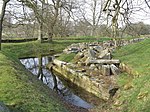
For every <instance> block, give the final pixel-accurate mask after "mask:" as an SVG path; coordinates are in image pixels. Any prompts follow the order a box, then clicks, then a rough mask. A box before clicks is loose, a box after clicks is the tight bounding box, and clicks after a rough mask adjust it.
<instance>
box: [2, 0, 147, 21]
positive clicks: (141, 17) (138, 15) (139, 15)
mask: <svg viewBox="0 0 150 112" xmlns="http://www.w3.org/2000/svg"><path fill="white" fill-rule="evenodd" d="M143 4H145V3H143ZM140 7H143V9H144V10H145V11H146V12H145V11H136V12H135V14H133V15H132V16H131V17H132V18H131V22H139V21H143V22H144V23H145V24H150V9H149V8H148V7H147V6H146V4H145V5H141V6H140ZM1 9H2V0H0V14H1Z"/></svg>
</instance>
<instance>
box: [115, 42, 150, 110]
mask: <svg viewBox="0 0 150 112" xmlns="http://www.w3.org/2000/svg"><path fill="white" fill-rule="evenodd" d="M114 57H115V58H119V59H120V60H121V61H122V62H123V63H125V64H127V65H128V66H129V67H130V68H132V70H133V71H134V73H135V74H132V75H127V74H122V75H120V77H119V79H118V83H119V84H120V86H121V90H120V95H119V97H118V101H119V103H118V105H117V106H118V107H117V108H121V109H120V111H121V112H149V110H150V72H149V71H150V39H147V40H144V41H142V42H140V43H136V44H132V45H128V46H125V47H122V48H121V49H119V50H118V51H117V52H116V53H115V54H114ZM118 111H119V110H118Z"/></svg>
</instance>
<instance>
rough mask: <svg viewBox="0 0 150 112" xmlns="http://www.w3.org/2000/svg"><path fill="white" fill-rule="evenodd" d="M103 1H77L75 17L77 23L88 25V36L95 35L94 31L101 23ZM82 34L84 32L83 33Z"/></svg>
mask: <svg viewBox="0 0 150 112" xmlns="http://www.w3.org/2000/svg"><path fill="white" fill-rule="evenodd" d="M102 5H103V0H91V1H88V0H82V2H81V1H78V6H77V7H78V9H77V10H78V11H77V13H75V14H74V15H75V17H76V18H78V22H77V23H79V21H80V22H83V24H84V23H86V24H87V23H88V26H89V27H90V29H91V30H90V35H91V36H94V35H96V29H97V28H98V26H99V25H100V24H102V22H103V20H104V19H103V11H102ZM83 32H84V31H83Z"/></svg>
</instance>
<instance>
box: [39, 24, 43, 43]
mask: <svg viewBox="0 0 150 112" xmlns="http://www.w3.org/2000/svg"><path fill="white" fill-rule="evenodd" d="M42 38H43V23H39V36H38V41H39V42H42Z"/></svg>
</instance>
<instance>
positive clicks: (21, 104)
mask: <svg viewBox="0 0 150 112" xmlns="http://www.w3.org/2000/svg"><path fill="white" fill-rule="evenodd" d="M103 40H107V39H100V40H99V41H103ZM90 41H95V40H90ZM77 42H89V40H87V39H86V40H83V39H81V40H55V41H53V42H52V43H42V44H41V43H39V42H38V41H32V42H25V43H3V44H2V51H1V52H0V101H2V102H4V103H5V104H6V105H8V107H9V108H10V109H11V110H12V111H14V112H67V110H66V109H65V108H64V107H63V104H62V103H61V102H59V101H58V100H59V98H57V95H55V93H54V92H53V91H52V90H49V88H48V87H47V86H46V85H44V84H43V83H42V82H41V81H39V80H38V79H37V78H36V77H35V76H33V75H32V74H31V73H30V72H28V71H27V70H26V69H25V68H24V66H23V65H21V63H20V62H19V60H18V58H23V57H38V56H39V55H45V54H54V53H58V52H61V51H62V50H63V49H64V48H65V47H66V46H68V45H70V44H72V43H77Z"/></svg>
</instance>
